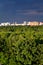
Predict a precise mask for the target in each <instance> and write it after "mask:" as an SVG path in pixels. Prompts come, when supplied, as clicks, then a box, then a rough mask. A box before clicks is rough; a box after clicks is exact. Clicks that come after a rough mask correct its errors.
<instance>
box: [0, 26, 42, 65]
mask: <svg viewBox="0 0 43 65" xmlns="http://www.w3.org/2000/svg"><path fill="white" fill-rule="evenodd" d="M0 64H2V65H43V26H36V27H30V26H17V27H16V26H11V27H10V26H8V27H0Z"/></svg>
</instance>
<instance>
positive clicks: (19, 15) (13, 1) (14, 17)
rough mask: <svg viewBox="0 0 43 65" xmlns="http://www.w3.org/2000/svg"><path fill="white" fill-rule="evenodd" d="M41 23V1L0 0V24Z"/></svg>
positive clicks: (42, 12) (42, 2) (42, 18)
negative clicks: (15, 22)
mask: <svg viewBox="0 0 43 65" xmlns="http://www.w3.org/2000/svg"><path fill="white" fill-rule="evenodd" d="M7 21H8V22H14V21H17V22H20V23H21V22H23V21H43V0H0V22H7Z"/></svg>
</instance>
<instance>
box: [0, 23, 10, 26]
mask: <svg viewBox="0 0 43 65" xmlns="http://www.w3.org/2000/svg"><path fill="white" fill-rule="evenodd" d="M0 25H1V26H9V25H10V23H9V22H6V23H1V24H0Z"/></svg>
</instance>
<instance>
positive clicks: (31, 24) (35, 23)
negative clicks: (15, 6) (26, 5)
mask: <svg viewBox="0 0 43 65" xmlns="http://www.w3.org/2000/svg"><path fill="white" fill-rule="evenodd" d="M28 24H29V25H30V26H38V25H39V22H36V21H32V22H29V23H28Z"/></svg>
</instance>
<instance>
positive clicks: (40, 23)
mask: <svg viewBox="0 0 43 65" xmlns="http://www.w3.org/2000/svg"><path fill="white" fill-rule="evenodd" d="M20 25H21V26H25V25H28V26H29V25H30V26H39V25H43V22H37V21H31V22H30V21H29V22H26V21H24V22H23V23H21V24H18V23H17V22H15V23H9V22H5V23H0V26H20Z"/></svg>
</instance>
